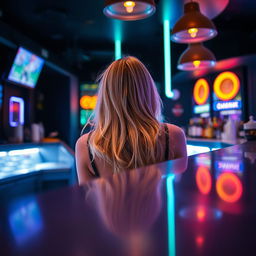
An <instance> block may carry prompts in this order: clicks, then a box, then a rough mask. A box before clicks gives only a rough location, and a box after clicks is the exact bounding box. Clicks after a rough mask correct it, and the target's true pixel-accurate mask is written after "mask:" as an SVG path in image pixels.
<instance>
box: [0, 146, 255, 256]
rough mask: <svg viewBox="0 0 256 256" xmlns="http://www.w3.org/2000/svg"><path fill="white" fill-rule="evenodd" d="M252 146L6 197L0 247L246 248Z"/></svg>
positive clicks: (211, 252)
mask: <svg viewBox="0 0 256 256" xmlns="http://www.w3.org/2000/svg"><path fill="white" fill-rule="evenodd" d="M253 152H256V144H255V142H246V143H244V144H241V145H235V146H231V147H228V148H223V149H222V150H217V151H214V152H209V153H203V154H199V155H195V156H191V157H188V158H181V159H177V160H172V161H167V162H162V163H159V164H155V165H151V166H148V167H144V168H138V169H134V170H131V171H127V170H126V171H125V172H120V173H116V174H114V175H112V176H108V177H105V178H103V177H101V178H98V179H95V180H92V181H90V182H88V183H87V184H86V185H85V186H83V187H78V186H75V187H72V188H69V189H62V190H59V191H56V192H53V193H47V194H45V195H40V196H39V197H37V198H36V200H28V201H21V200H20V204H15V207H14V206H13V207H11V206H12V205H13V204H11V203H10V202H9V201H8V202H6V203H5V204H3V207H2V208H3V210H2V211H0V222H1V223H5V221H6V220H7V225H3V226H2V227H3V229H1V232H2V233H1V232H0V240H1V241H3V244H4V245H5V247H4V248H1V249H2V250H3V252H4V253H5V252H6V253H5V254H4V253H3V255H22V253H23V252H27V254H26V255H62V256H69V255H95V256H96V255H140V256H155V255H166V256H167V255H174V256H175V255H176V256H183V255H184V256H186V255H208V256H215V255H254V254H255V253H254V252H255V251H256V245H255V243H254V238H255V237H256V230H255V227H254V225H253V224H254V223H255V220H256V217H255V216H256V209H255V203H256V196H255V195H256V173H255V167H256V165H255V162H252V161H251V158H247V157H246V155H247V154H246V153H253ZM37 203H38V204H37ZM57 209H58V210H57ZM59 209H65V210H63V211H62V212H61V218H60V214H59ZM3 216H4V217H3ZM25 216H26V217H27V218H26V217H25ZM21 219H22V221H21V222H22V224H19V223H20V222H19V221H20V220H21ZM19 225H20V229H19V228H18V226H19ZM42 227H43V228H42ZM31 233H32V234H33V235H32V236H31V235H30V234H31ZM2 234H4V235H2ZM9 234H11V235H9ZM39 234H40V235H39ZM13 238H14V239H13ZM34 238H35V239H34ZM63 241H69V242H68V243H63ZM99 241H100V243H99ZM20 244H22V247H21V246H20ZM9 245H10V247H9ZM184 245H185V246H184ZM216 245H218V246H216ZM24 248H25V249H24ZM0 252H2V251H0ZM56 252H57V253H56ZM15 253H16V254H15Z"/></svg>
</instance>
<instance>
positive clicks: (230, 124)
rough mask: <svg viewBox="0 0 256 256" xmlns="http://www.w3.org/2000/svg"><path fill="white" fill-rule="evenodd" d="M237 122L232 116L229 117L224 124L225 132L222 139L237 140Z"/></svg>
mask: <svg viewBox="0 0 256 256" xmlns="http://www.w3.org/2000/svg"><path fill="white" fill-rule="evenodd" d="M236 131H237V130H236V123H235V120H233V119H232V118H231V117H230V116H229V117H228V121H227V122H226V124H225V125H224V132H223V135H222V139H224V140H227V141H232V142H235V141H236V139H237V135H236Z"/></svg>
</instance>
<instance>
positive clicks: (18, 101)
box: [9, 96, 24, 127]
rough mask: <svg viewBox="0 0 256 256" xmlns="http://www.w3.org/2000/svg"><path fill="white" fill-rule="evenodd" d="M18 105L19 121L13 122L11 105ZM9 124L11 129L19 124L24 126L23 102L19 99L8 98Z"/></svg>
mask: <svg viewBox="0 0 256 256" xmlns="http://www.w3.org/2000/svg"><path fill="white" fill-rule="evenodd" d="M14 102H16V103H19V105H20V106H19V108H20V112H19V121H18V122H16V121H13V103H14ZM9 108H10V109H9V124H10V126H11V127H16V126H18V125H19V124H22V125H23V124H24V100H23V99H22V98H20V97H14V96H12V97H10V101H9Z"/></svg>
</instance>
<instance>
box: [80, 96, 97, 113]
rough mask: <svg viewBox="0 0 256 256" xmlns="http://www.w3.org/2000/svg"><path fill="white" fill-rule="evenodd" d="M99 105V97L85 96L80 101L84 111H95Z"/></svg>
mask: <svg viewBox="0 0 256 256" xmlns="http://www.w3.org/2000/svg"><path fill="white" fill-rule="evenodd" d="M96 103H97V95H94V96H89V95H84V96H82V97H81V99H80V106H81V108H82V109H86V110H87V109H95V107H96Z"/></svg>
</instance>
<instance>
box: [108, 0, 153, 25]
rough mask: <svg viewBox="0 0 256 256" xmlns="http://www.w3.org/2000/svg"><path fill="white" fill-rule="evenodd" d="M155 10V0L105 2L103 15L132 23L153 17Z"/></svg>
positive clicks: (115, 0)
mask: <svg viewBox="0 0 256 256" xmlns="http://www.w3.org/2000/svg"><path fill="white" fill-rule="evenodd" d="M155 10H156V6H155V2H154V0H139V1H124V0H105V8H104V10H103V13H104V14H105V15H106V16H107V17H109V18H113V19H118V20H125V21H131V20H141V19H145V18H147V17H149V16H151V15H153V14H154V12H155Z"/></svg>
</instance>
